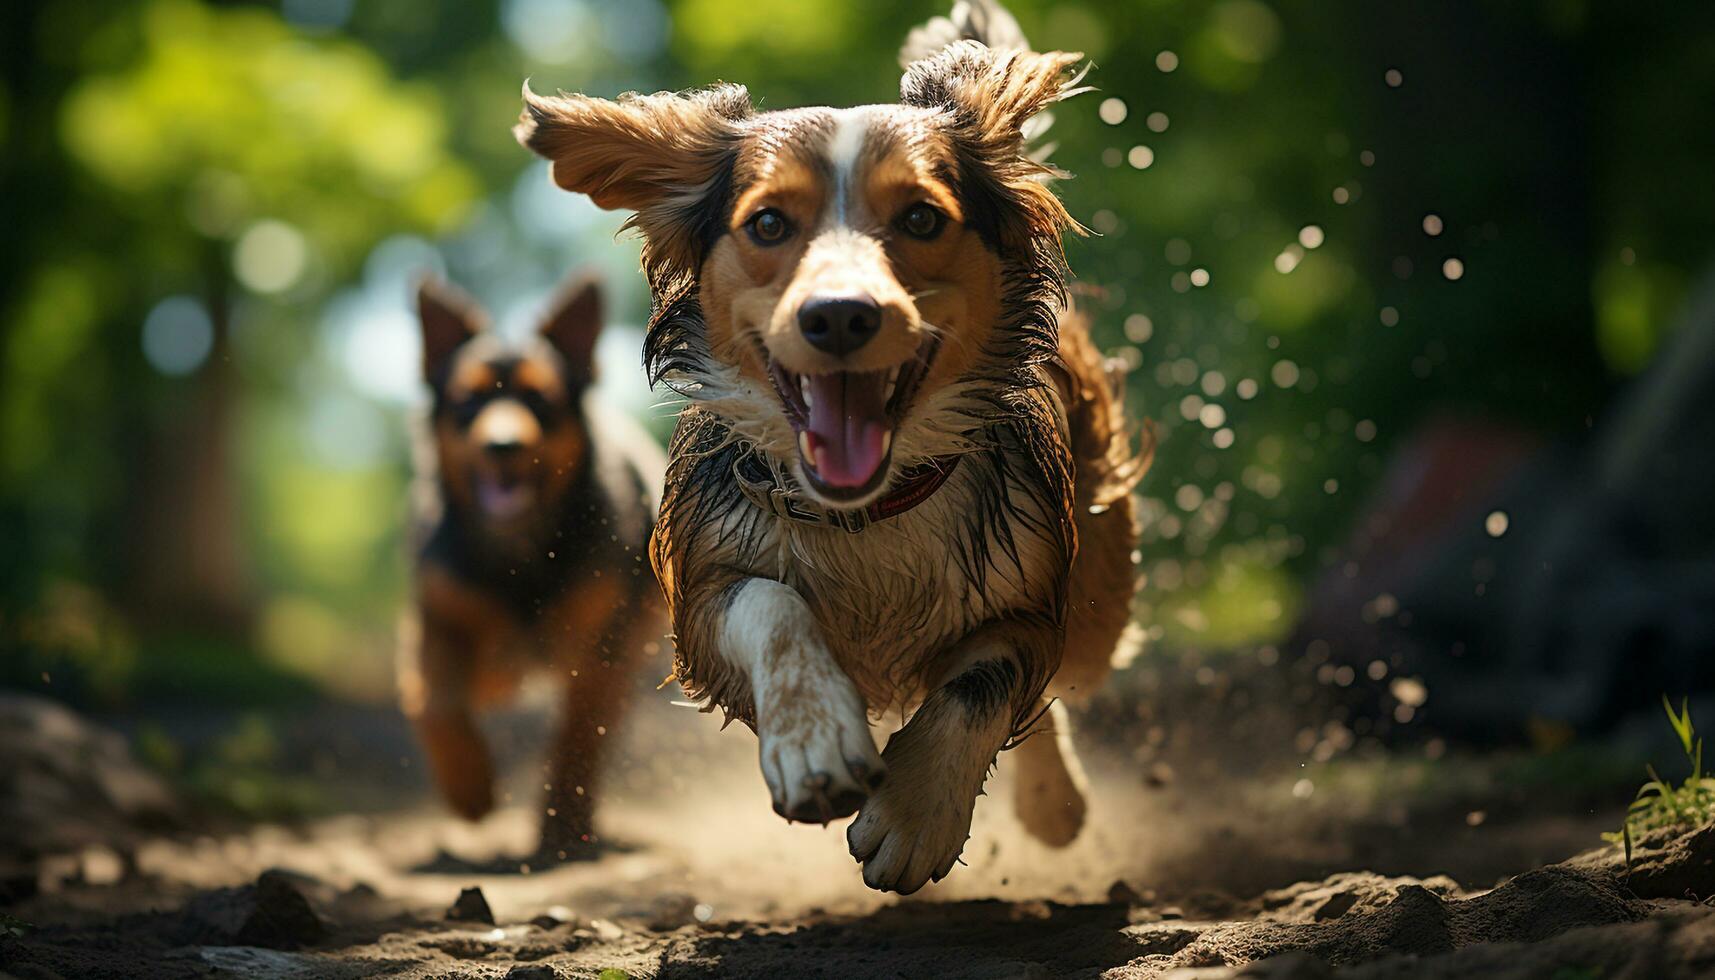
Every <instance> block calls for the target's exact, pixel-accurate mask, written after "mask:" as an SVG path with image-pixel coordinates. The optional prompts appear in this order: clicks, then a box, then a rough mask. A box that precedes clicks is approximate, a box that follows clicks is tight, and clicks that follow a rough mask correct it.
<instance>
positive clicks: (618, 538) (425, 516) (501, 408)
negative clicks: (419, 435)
mask: <svg viewBox="0 0 1715 980" xmlns="http://www.w3.org/2000/svg"><path fill="white" fill-rule="evenodd" d="M601 307H602V304H601V296H600V292H599V290H598V288H597V287H596V285H595V284H594V283H593V282H591V281H587V280H583V281H577V282H574V283H572V284H571V285H569V286H568V287H567V288H566V289H565V290H564V291H563V292H562V293H561V294H560V296H559V297H558V298H557V300H556V302H555V303H554V305H553V307H552V309H551V310H550V312H549V314H548V315H547V317H546V318H545V319H544V321H543V323H542V325H541V328H540V330H538V331H537V332H536V333H535V334H534V335H532V336H531V337H529V338H528V339H527V340H526V341H524V342H523V343H508V342H506V341H505V340H503V339H502V338H501V337H500V336H499V335H498V334H497V333H496V332H495V331H493V330H490V329H488V328H487V320H486V317H485V315H484V314H483V313H482V311H481V310H479V309H478V308H477V306H476V305H475V304H474V302H472V300H471V299H470V298H469V297H467V296H465V295H464V294H463V293H462V292H460V291H458V290H457V289H455V288H454V287H452V286H450V285H446V284H443V283H441V282H438V281H436V280H433V279H427V280H424V282H423V283H422V285H421V286H420V288H419V290H418V310H419V314H420V318H421V321H422V331H423V372H424V376H425V378H426V379H427V380H428V383H429V386H430V388H431V390H432V392H433V403H432V408H431V414H430V418H429V432H428V436H427V439H426V440H425V441H426V442H427V443H428V444H429V446H430V447H432V448H431V449H430V451H428V452H419V456H421V457H425V458H424V459H422V460H420V465H419V474H418V478H419V487H418V498H419V501H418V504H417V507H416V511H417V513H416V515H415V516H416V525H417V531H418V545H417V554H416V609H415V612H416V616H415V617H414V619H413V620H412V621H410V622H408V624H407V628H406V629H405V630H404V631H403V636H402V641H401V648H400V654H401V656H400V695H401V703H402V705H403V707H404V710H405V713H406V715H408V716H409V717H410V718H411V720H412V722H413V723H414V725H415V727H416V730H417V734H418V737H419V738H420V739H421V741H422V744H423V748H424V751H425V752H426V753H427V755H428V758H429V763H430V766H431V768H432V769H433V772H434V776H435V780H436V782H437V784H438V785H439V787H440V790H441V792H442V794H443V795H444V796H445V797H446V799H447V802H448V803H449V804H451V806H452V808H453V809H454V810H456V811H457V812H458V813H459V814H460V815H462V816H464V817H466V818H469V819H472V820H474V819H477V818H479V817H481V816H482V815H483V814H485V813H487V812H488V811H489V810H490V809H491V808H492V807H493V805H494V764H493V761H492V760H491V759H490V757H489V752H488V749H487V746H486V744H485V742H484V739H483V737H482V734H481V732H480V730H479V728H478V726H477V723H476V713H477V712H478V711H479V710H481V709H482V708H484V707H489V706H493V705H496V704H498V703H500V702H503V701H505V700H506V699H508V698H510V697H511V696H512V695H513V694H514V693H515V691H516V690H517V688H518V686H519V683H520V681H521V680H522V679H523V678H524V677H525V676H526V675H527V674H529V673H532V672H535V671H546V672H549V673H551V674H552V675H553V677H554V679H555V680H556V681H557V682H558V684H559V685H560V688H561V690H562V692H563V693H562V696H561V708H560V710H561V715H560V718H559V720H558V725H557V730H556V733H555V735H554V736H553V742H552V744H551V745H550V746H549V749H548V756H547V759H546V761H545V764H544V782H545V783H546V785H547V787H548V790H547V793H546V799H545V801H544V804H543V813H542V836H541V855H542V857H543V858H549V859H551V858H566V857H570V856H577V855H579V854H586V853H589V852H590V850H591V845H592V844H593V843H594V825H593V822H592V821H593V816H594V811H595V800H596V785H597V782H598V780H599V777H600V767H601V761H602V748H603V746H604V745H605V744H606V743H607V742H609V741H611V739H610V738H609V737H608V736H609V733H610V732H612V731H614V730H615V729H616V728H617V727H618V725H619V723H620V720H621V718H622V717H623V714H624V711H625V706H626V703H627V700H628V695H629V694H630V692H631V689H632V687H633V681H634V679H635V678H636V675H637V673H638V668H640V667H641V666H642V663H641V657H640V654H641V653H642V652H643V651H644V650H645V649H646V648H648V647H650V646H651V645H654V644H657V643H658V642H659V641H660V639H661V638H662V636H663V634H664V632H665V620H664V617H663V615H662V612H661V609H660V606H661V596H660V589H659V588H658V586H657V585H656V582H655V577H654V574H653V572H652V570H651V569H650V567H649V563H648V561H647V560H646V554H647V542H648V540H649V535H650V532H651V529H652V528H653V526H654V516H655V507H656V504H657V501H659V499H660V486H661V475H662V466H663V456H662V454H661V451H660V449H659V448H658V447H657V446H656V444H655V442H654V441H653V440H652V439H651V438H650V437H649V435H648V434H647V433H645V432H644V431H643V430H642V429H641V428H640V427H639V426H637V425H636V424H635V423H633V422H632V421H631V420H629V419H628V418H626V417H624V416H622V415H621V414H619V413H618V412H616V411H614V410H612V409H610V408H606V407H604V406H603V405H602V404H601V402H600V401H599V399H597V398H596V397H595V396H594V395H593V394H592V393H591V392H590V391H589V389H590V387H591V382H592V381H593V379H594V371H593V354H594V347H595V341H596V337H597V334H598V333H599V332H600V330H601V326H602V309H601Z"/></svg>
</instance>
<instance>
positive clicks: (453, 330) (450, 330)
mask: <svg viewBox="0 0 1715 980" xmlns="http://www.w3.org/2000/svg"><path fill="white" fill-rule="evenodd" d="M417 318H418V319H419V320H421V321H422V324H423V377H424V378H425V379H427V380H428V381H430V382H431V383H432V382H435V381H436V380H438V379H439V378H440V375H441V372H442V371H444V370H446V366H447V362H448V361H449V360H451V359H452V356H453V351H455V350H458V348H459V345H460V344H463V343H464V342H465V341H467V340H469V339H470V338H472V337H474V336H476V335H477V333H479V332H480V331H482V330H483V329H485V328H486V327H487V326H488V316H487V315H486V314H484V313H483V312H482V308H481V307H479V306H477V305H476V301H475V300H473V299H471V298H470V296H469V295H468V294H467V293H465V291H464V290H462V289H460V288H458V287H457V286H454V285H453V284H452V283H449V282H443V281H442V280H440V279H437V278H435V277H434V276H432V275H426V276H424V277H423V278H422V279H421V280H419V281H418V283H417Z"/></svg>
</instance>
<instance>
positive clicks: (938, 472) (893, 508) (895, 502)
mask: <svg viewBox="0 0 1715 980" xmlns="http://www.w3.org/2000/svg"><path fill="white" fill-rule="evenodd" d="M960 458H961V457H958V456H941V457H938V458H936V459H932V460H929V461H928V462H926V463H920V464H918V465H917V466H916V467H915V468H914V469H912V471H911V472H910V473H907V474H906V475H905V479H903V480H901V481H899V486H897V487H894V488H893V492H892V493H890V494H888V495H887V496H885V497H883V498H881V499H880V500H877V501H876V502H875V503H873V504H870V505H869V506H868V507H865V508H864V509H863V512H864V514H865V516H867V517H868V518H869V519H870V520H871V521H885V520H887V519H888V518H889V517H898V516H899V515H900V514H903V513H905V512H906V511H908V510H910V509H911V508H913V507H915V506H917V505H918V504H920V503H922V502H923V501H925V500H928V499H929V498H930V497H933V496H934V495H935V491H937V490H939V489H941V484H943V483H946V482H947V477H949V476H952V475H953V470H955V469H957V468H958V465H959V460H960Z"/></svg>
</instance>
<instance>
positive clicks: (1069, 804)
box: [1013, 779, 1089, 847]
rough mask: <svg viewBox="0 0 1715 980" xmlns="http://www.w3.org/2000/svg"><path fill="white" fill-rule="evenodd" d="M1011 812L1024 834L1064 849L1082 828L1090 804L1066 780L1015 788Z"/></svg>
mask: <svg viewBox="0 0 1715 980" xmlns="http://www.w3.org/2000/svg"><path fill="white" fill-rule="evenodd" d="M1014 794H1015V795H1014V799H1013V811H1014V812H1015V813H1017V814H1018V822H1019V823H1021V824H1023V825H1024V829H1025V831H1026V832H1028V833H1029V834H1030V836H1032V837H1034V838H1036V839H1037V840H1039V841H1041V842H1042V843H1044V844H1047V845H1048V846H1049V847H1066V846H1067V845H1069V844H1071V843H1072V842H1073V841H1074V840H1077V839H1078V832H1079V831H1081V830H1083V829H1084V817H1085V815H1086V814H1087V813H1088V811H1089V804H1088V803H1086V802H1085V800H1084V794H1083V793H1081V792H1079V791H1078V787H1076V786H1074V785H1072V782H1071V780H1069V779H1068V780H1066V781H1065V782H1064V783H1063V784H1061V785H1056V786H1052V787H1048V786H1037V787H1034V788H1030V787H1025V786H1023V785H1022V784H1021V785H1019V786H1018V787H1016V788H1015V790H1014Z"/></svg>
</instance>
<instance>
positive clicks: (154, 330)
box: [143, 296, 214, 377]
mask: <svg viewBox="0 0 1715 980" xmlns="http://www.w3.org/2000/svg"><path fill="white" fill-rule="evenodd" d="M213 349H214V321H212V320H211V319H209V315H208V310H206V309H204V308H203V305H202V303H200V302H198V301H197V300H195V299H194V298H192V297H190V296H169V297H167V298H166V299H164V300H161V301H160V302H159V303H156V304H155V308H154V309H152V310H150V311H149V315H148V316H147V317H145V318H144V319H143V357H144V358H145V359H147V360H148V362H149V366H150V367H153V368H154V369H155V370H157V371H159V372H161V373H162V374H165V375H168V376H169V377H182V376H184V375H187V374H190V373H191V372H192V371H195V370H196V369H197V368H199V367H201V366H202V363H203V362H204V361H206V360H208V355H209V352H210V351H212V350H213Z"/></svg>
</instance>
